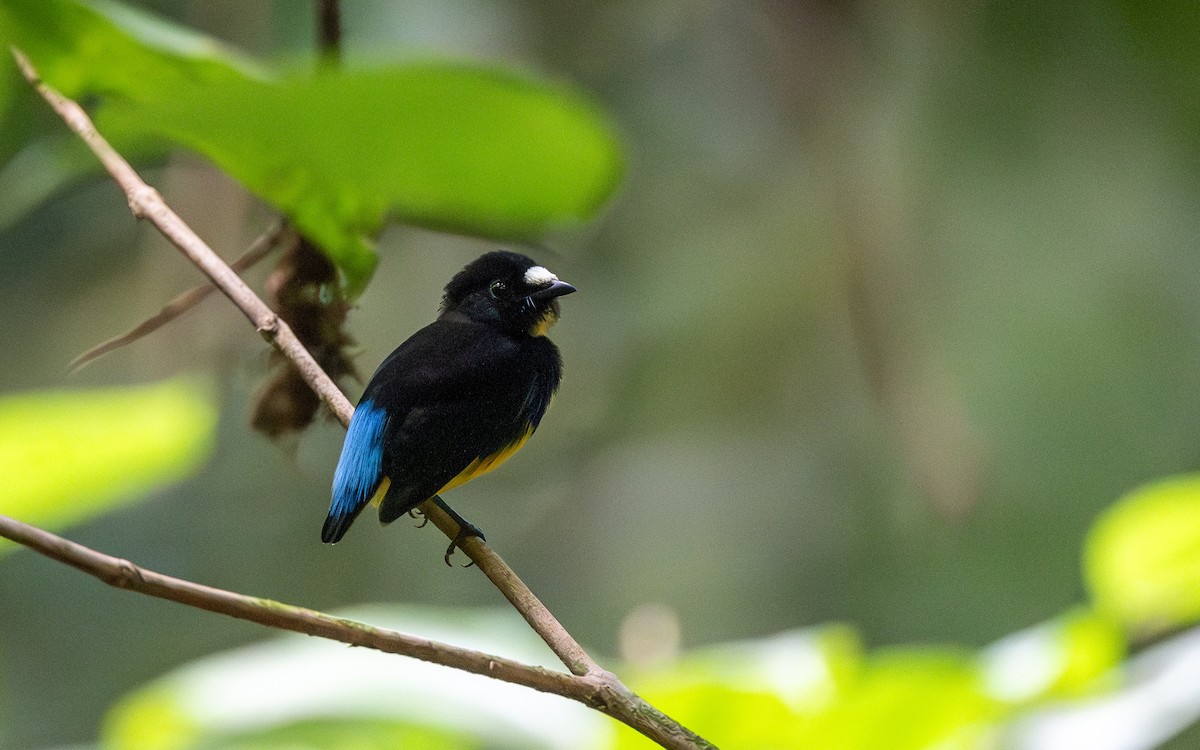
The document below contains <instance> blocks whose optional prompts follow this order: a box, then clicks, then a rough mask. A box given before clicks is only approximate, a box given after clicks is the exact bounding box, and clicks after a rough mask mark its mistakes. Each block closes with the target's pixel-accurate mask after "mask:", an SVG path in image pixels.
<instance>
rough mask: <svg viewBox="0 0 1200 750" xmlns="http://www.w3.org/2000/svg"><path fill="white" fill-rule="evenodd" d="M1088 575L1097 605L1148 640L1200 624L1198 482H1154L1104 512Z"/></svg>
mask: <svg viewBox="0 0 1200 750" xmlns="http://www.w3.org/2000/svg"><path fill="white" fill-rule="evenodd" d="M1084 572H1085V574H1086V577H1087V581H1088V586H1089V588H1090V589H1091V592H1092V597H1093V599H1094V600H1095V602H1096V606H1097V607H1098V608H1100V609H1101V610H1103V611H1105V612H1107V613H1109V614H1110V615H1111V616H1113V617H1115V618H1118V619H1119V620H1120V621H1122V622H1123V623H1125V624H1126V625H1127V626H1128V627H1129V628H1130V630H1131V631H1133V632H1134V633H1137V634H1139V635H1141V636H1143V637H1144V636H1150V635H1153V634H1155V633H1159V632H1162V631H1170V630H1175V629H1178V628H1181V627H1185V626H1187V625H1190V624H1192V623H1195V622H1197V621H1200V476H1196V475H1188V476H1182V477H1171V478H1169V479H1164V480H1162V481H1160V482H1155V483H1153V484H1150V485H1147V486H1145V487H1142V488H1139V489H1137V490H1135V491H1134V492H1131V493H1130V494H1129V495H1127V496H1126V497H1124V498H1122V499H1121V500H1120V501H1119V502H1118V503H1117V504H1116V505H1114V506H1113V507H1112V508H1110V509H1109V510H1108V511H1106V512H1105V513H1104V514H1103V515H1102V516H1101V517H1100V519H1099V520H1098V521H1097V523H1096V525H1095V526H1094V527H1093V528H1092V532H1091V534H1090V535H1089V536H1088V545H1087V552H1086V556H1085V558H1084Z"/></svg>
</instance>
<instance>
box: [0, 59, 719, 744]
mask: <svg viewBox="0 0 1200 750" xmlns="http://www.w3.org/2000/svg"><path fill="white" fill-rule="evenodd" d="M12 53H13V57H14V58H15V59H16V61H17V66H18V67H19V68H20V70H21V73H22V75H24V77H25V79H26V80H27V81H29V83H30V85H32V86H33V87H34V89H36V90H37V92H38V94H40V95H41V97H42V98H43V99H45V100H46V102H47V103H48V104H49V105H50V106H51V107H52V108H53V109H54V110H55V112H56V113H58V115H59V116H60V117H61V118H62V119H63V121H64V122H65V123H66V124H67V125H68V127H70V128H71V129H72V130H73V131H75V133H76V134H78V135H79V137H80V138H82V139H83V141H84V142H85V143H86V144H87V146H88V147H89V148H90V149H91V150H92V152H93V153H94V154H95V155H96V157H97V158H98V159H99V160H100V162H101V164H102V165H103V166H104V168H105V169H106V170H107V171H108V173H109V174H110V175H111V176H112V178H113V179H114V180H115V181H116V182H117V184H118V185H120V187H121V189H122V190H123V191H124V192H125V196H126V198H127V200H128V201H129V208H130V210H131V211H132V212H133V215H134V216H135V217H137V218H139V219H147V220H149V221H150V222H151V223H152V224H154V226H155V227H156V228H158V230H159V231H160V232H161V233H162V234H163V236H164V237H166V238H167V239H168V240H169V241H170V242H171V243H172V244H173V245H175V247H177V248H178V249H179V251H180V252H181V253H183V254H184V256H186V257H187V258H188V259H189V260H190V261H192V263H194V264H195V265H196V266H197V267H198V268H200V270H201V271H203V272H204V273H205V274H206V275H207V276H208V277H209V279H210V280H211V281H212V283H213V284H214V285H215V286H216V287H217V288H218V289H220V290H221V292H222V293H223V294H225V296H226V297H228V298H229V299H230V301H231V302H233V303H234V304H235V305H236V306H237V307H238V309H240V310H241V311H242V313H243V314H244V315H245V316H246V317H247V318H248V319H249V320H250V322H251V323H252V324H253V325H254V327H255V328H256V329H257V330H258V332H259V333H260V334H261V335H262V336H263V337H264V338H265V339H266V340H267V341H268V342H269V343H271V344H272V345H273V346H275V347H276V348H277V349H278V350H279V351H280V352H281V353H283V354H284V355H285V356H286V357H288V358H289V359H290V360H291V361H292V363H293V364H294V365H295V366H296V368H297V370H298V371H299V372H300V374H301V375H302V376H303V377H304V379H305V382H307V383H308V384H309V385H310V386H311V387H312V388H313V390H314V391H316V393H317V394H318V395H319V396H320V397H321V399H322V400H323V401H324V402H325V403H326V405H328V407H329V408H330V410H331V411H332V412H333V414H334V415H335V416H336V417H337V418H338V420H339V421H340V422H341V423H342V425H343V426H347V425H349V423H350V417H351V416H352V415H353V413H354V407H353V406H352V405H351V404H350V402H349V400H347V398H346V396H345V395H344V394H343V393H342V392H341V390H340V389H339V388H338V387H337V385H336V384H334V382H333V381H332V380H331V379H330V378H329V376H328V375H327V374H326V373H325V372H324V370H322V369H321V366H320V365H319V364H317V362H316V360H314V359H313V357H312V355H311V354H310V353H309V352H308V350H307V349H306V348H305V347H304V345H303V344H301V343H300V341H299V339H297V338H296V335H295V333H293V332H292V330H291V328H290V327H289V326H288V324H287V323H286V322H285V321H284V320H282V319H281V318H280V317H279V316H278V315H276V314H275V312H274V311H272V310H271V309H270V307H268V306H267V304H266V303H265V302H263V301H262V299H260V298H259V297H258V295H256V294H255V293H254V291H253V290H252V289H250V287H249V286H247V285H246V283H245V282H243V281H242V279H241V278H240V277H239V276H238V275H237V273H235V272H234V271H233V270H232V269H231V268H230V267H229V266H228V265H226V263H225V262H224V261H223V260H221V258H220V257H219V256H218V255H217V254H216V253H215V252H213V250H212V248H210V247H209V246H208V245H207V244H205V242H204V241H203V240H202V239H200V237H199V236H197V235H196V233H195V232H193V231H192V229H191V228H190V227H189V226H188V225H187V224H186V223H185V222H184V221H183V219H181V218H180V217H179V216H178V215H177V214H176V213H175V212H174V211H172V210H171V208H170V206H168V205H167V204H166V202H165V201H164V200H163V199H162V196H161V195H159V193H158V191H157V190H155V189H154V188H152V187H150V186H149V185H147V184H146V183H145V182H144V181H143V180H142V179H141V177H140V176H138V174H137V172H136V171H135V170H134V169H133V167H132V166H130V164H129V162H127V161H126V160H125V159H124V157H122V156H121V155H120V154H119V153H117V151H116V150H115V149H113V148H112V146H110V145H109V143H108V142H107V141H106V140H105V139H104V137H103V136H101V135H100V133H99V132H98V131H97V130H96V128H95V126H94V125H93V124H92V121H91V118H89V117H88V115H87V113H86V112H84V110H83V108H82V107H80V106H79V105H78V104H77V103H76V102H74V101H72V100H71V99H68V98H67V97H64V96H63V95H62V94H60V93H58V92H57V91H55V90H54V89H53V88H51V87H50V86H49V85H48V84H46V83H45V82H44V81H42V80H41V78H40V77H39V76H38V74H37V71H36V70H35V69H34V68H33V65H32V64H31V63H30V61H29V59H28V58H27V57H26V56H25V55H24V54H23V53H22V52H21V51H20V50H18V49H16V48H15V47H14V48H12ZM420 507H421V510H422V512H423V513H425V515H426V517H427V518H429V519H430V520H431V521H433V523H434V525H436V526H437V527H438V529H440V530H441V531H442V533H444V534H446V536H447V537H449V538H450V539H455V538H456V537H457V535H458V533H459V527H458V524H457V523H455V522H454V520H453V519H452V518H451V517H450V516H449V515H448V514H447V513H446V512H445V511H444V510H442V509H441V508H439V507H438V506H437V505H436V504H435V503H434V502H432V501H426V502H425V503H423V504H422V505H421V506H420ZM10 528H11V524H4V525H0V536H8V533H7V532H8V531H9V530H10ZM43 533H46V532H43ZM15 536H20V535H14V537H9V538H14V540H15V541H22V539H23V538H24V537H22V538H15ZM64 541H65V540H64ZM52 546H53V545H52ZM460 548H461V549H462V550H463V551H464V552H465V553H466V554H467V556H468V557H470V558H471V560H472V562H474V563H475V565H476V566H477V567H478V568H479V569H480V570H481V571H483V573H484V574H485V575H487V577H488V578H489V579H490V580H491V581H492V583H493V584H495V586H496V587H497V588H498V589H499V590H500V591H501V593H502V594H503V595H504V596H505V598H506V599H508V601H509V602H510V603H511V604H512V605H513V607H514V608H515V609H516V610H517V611H518V612H520V614H521V616H522V617H524V618H525V620H526V622H528V623H529V625H530V627H532V628H533V630H534V631H535V632H536V633H537V634H538V635H539V636H540V637H541V638H542V640H543V641H545V642H546V644H547V645H548V646H549V647H550V649H551V650H552V651H553V652H554V653H555V655H556V656H558V658H559V659H560V660H561V661H562V662H563V664H564V665H566V667H567V668H568V669H569V670H570V671H571V672H572V675H564V677H569V678H570V679H575V680H581V681H585V682H587V683H589V684H593V685H594V686H595V688H596V689H595V692H594V693H593V695H594V700H588V701H584V702H586V703H587V704H588V705H590V706H592V707H593V708H596V709H597V710H600V711H602V712H604V713H606V714H608V715H609V716H612V717H613V718H615V719H617V720H618V721H621V722H622V723H624V724H626V725H628V726H630V727H632V728H633V729H636V730H637V731H639V732H641V733H642V734H644V735H646V736H647V737H649V738H650V739H652V740H654V741H655V742H657V743H659V744H660V745H662V746H663V747H667V748H679V749H680V750H684V749H687V748H692V749H694V748H711V747H713V746H712V745H711V743H709V742H707V741H706V740H704V739H703V738H701V737H700V736H699V735H696V734H695V733H693V732H692V731H690V730H688V729H687V728H685V727H683V726H682V725H680V724H679V723H678V722H676V721H674V720H673V719H671V718H670V717H668V716H666V715H665V714H663V713H662V712H661V711H659V710H658V709H656V708H654V707H653V706H651V705H650V704H648V703H647V702H646V701H645V700H643V699H642V698H641V697H640V696H638V695H637V694H636V693H634V692H633V691H632V690H630V689H629V688H628V687H626V686H625V685H624V684H623V683H622V682H621V681H620V680H619V679H618V678H617V677H616V676H615V675H614V674H612V673H611V672H609V671H608V670H605V669H603V668H602V667H600V666H599V665H598V664H597V663H596V662H595V661H594V660H593V659H592V658H591V656H589V655H588V653H587V652H586V651H585V650H584V649H583V648H582V647H581V646H580V645H579V644H578V643H577V642H576V641H575V639H574V638H573V637H572V636H571V635H570V633H568V632H567V631H566V629H565V628H563V626H562V624H561V623H559V622H558V620H557V619H555V617H554V615H553V614H551V613H550V611H549V610H548V609H547V608H546V607H545V605H544V604H542V602H541V601H540V600H539V599H538V598H537V596H535V595H534V593H533V592H532V591H531V590H530V589H529V587H528V586H526V585H525V584H524V582H522V581H521V579H520V578H518V577H517V574H516V573H515V572H513V570H512V569H511V568H510V567H508V565H507V564H506V563H505V562H504V561H503V560H502V559H501V558H500V556H499V555H497V554H496V553H495V552H494V551H493V550H492V549H491V547H489V546H488V545H487V543H486V542H484V541H483V540H482V539H480V538H478V537H473V536H472V537H467V538H466V539H465V540H464V541H463V542H462V543H461V545H460ZM84 549H85V550H86V548H84ZM87 551H88V552H92V551H91V550H87ZM93 554H99V553H94V552H93ZM52 556H53V555H52ZM72 564H73V563H72ZM118 565H119V568H123V567H129V566H130V564H129V563H124V564H121V563H119V564H118ZM133 567H134V568H135V569H136V566H133ZM136 570H141V569H136ZM145 572H146V573H149V571H145ZM155 575H157V574H155ZM134 577H135V578H136V576H134ZM138 590H140V591H143V593H147V594H151V595H154V596H163V591H162V590H160V589H157V588H152V589H138ZM166 598H170V597H166ZM176 601H179V600H178V599H176ZM244 605H245V602H241V603H240V604H239V605H238V607H235V608H237V609H239V611H241V608H242V607H244ZM195 606H199V605H195ZM262 606H263V607H264V608H265V609H272V608H273V607H272V606H268V605H267V604H265V603H262ZM235 616H242V615H240V614H239V615H235ZM247 619H249V618H247ZM256 621H258V620H256ZM267 624H270V623H267ZM302 632H313V631H309V630H304V631H302ZM313 634H321V633H317V632H313ZM364 645H365V644H364ZM438 653H440V652H438ZM414 655H415V654H414ZM427 656H429V660H430V661H437V663H443V664H445V663H447V662H446V661H445V660H439V659H436V658H433V657H434V656H436V654H430V655H427ZM418 658H426V656H418ZM451 666H458V665H451Z"/></svg>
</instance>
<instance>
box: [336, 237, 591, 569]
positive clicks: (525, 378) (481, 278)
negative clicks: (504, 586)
mask: <svg viewBox="0 0 1200 750" xmlns="http://www.w3.org/2000/svg"><path fill="white" fill-rule="evenodd" d="M575 291H576V289H575V287H574V286H572V285H570V284H568V283H566V282H565V281H560V280H559V278H558V277H557V276H555V275H554V274H553V273H552V272H551V271H549V270H548V269H546V268H545V267H544V266H541V265H538V264H537V263H536V262H534V261H533V260H532V259H530V258H529V257H527V256H525V255H522V254H520V253H516V252H510V251H504V250H497V251H492V252H489V253H486V254H484V255H482V256H480V257H479V258H477V259H476V260H474V261H472V262H471V263H469V264H467V265H466V266H465V267H464V268H463V269H462V270H461V271H459V272H458V273H457V274H455V275H454V277H453V278H452V279H451V280H450V282H449V283H448V284H447V285H446V287H445V293H444V295H443V297H442V304H441V309H440V312H439V314H438V316H437V318H436V319H435V320H434V321H433V322H432V323H430V324H429V325H427V326H425V327H424V328H422V329H420V330H419V331H417V332H416V333H414V334H413V335H412V336H411V337H409V338H408V340H406V341H405V342H404V343H402V344H400V346H398V347H397V348H396V350H395V351H393V352H392V353H391V354H390V355H388V357H387V358H386V359H384V360H383V362H382V363H381V364H380V365H379V369H377V370H376V371H375V374H374V375H372V376H371V380H370V381H369V382H368V383H367V387H366V389H365V390H364V391H363V394H362V397H361V398H360V399H359V402H358V406H357V408H356V409H355V410H354V415H353V417H352V418H351V419H350V426H349V428H348V429H347V431H346V439H345V442H344V443H343V445H342V453H341V456H340V458H339V459H338V463H337V468H336V469H335V471H334V475H333V491H332V499H331V501H330V505H329V514H328V516H327V517H326V519H325V524H324V526H323V527H322V529H321V541H322V542H325V543H327V544H333V543H336V542H337V541H339V540H340V539H341V538H342V536H343V535H344V534H345V533H346V531H347V530H348V529H349V528H350V525H351V524H352V523H354V520H355V519H356V518H357V517H358V515H359V514H360V513H361V512H362V510H363V509H364V508H365V507H366V506H367V505H369V504H371V503H376V504H378V506H379V521H380V523H382V524H385V525H386V524H388V523H391V522H392V521H394V520H395V519H397V518H399V517H400V516H402V515H404V514H405V513H409V512H410V511H412V510H414V509H415V508H416V507H417V506H418V505H420V504H421V503H423V502H425V501H426V500H430V499H433V500H435V501H436V502H438V503H439V504H440V505H441V507H442V508H443V509H444V510H447V511H449V512H450V513H451V516H452V517H453V518H454V519H455V521H456V522H458V524H459V528H460V532H459V535H458V536H457V537H456V538H455V539H454V541H452V542H451V543H450V547H449V548H448V549H447V550H446V557H445V559H446V563H447V564H449V562H450V560H449V558H450V555H451V554H452V553H453V551H454V549H455V547H456V546H457V544H458V542H460V541H461V540H462V537H463V536H464V535H467V534H470V535H474V536H479V537H482V536H483V534H482V532H480V531H479V529H478V528H476V527H475V526H473V525H472V524H469V523H467V522H465V521H464V520H463V519H462V517H461V516H458V515H457V514H456V513H454V512H453V511H451V510H450V508H449V506H447V505H445V503H444V502H442V501H441V498H440V497H439V495H440V493H442V492H446V491H447V490H450V489H453V488H455V487H458V486H460V485H463V484H465V483H467V482H469V481H471V480H472V479H474V478H476V477H478V476H481V475H483V474H486V473H487V472H489V471H492V470H493V469H495V468H496V467H498V466H500V465H501V464H502V463H504V462H505V461H506V460H508V459H509V458H511V457H512V456H513V454H515V453H516V452H517V451H519V450H520V449H521V448H522V447H523V446H524V445H525V443H526V441H528V440H529V438H530V436H531V435H533V433H534V431H536V430H537V428H538V425H539V424H540V423H541V421H542V416H543V415H544V414H545V413H546V409H547V407H548V406H549V405H550V401H551V399H552V398H553V396H554V394H555V392H556V391H557V390H558V386H559V382H560V381H561V379H562V357H561V355H560V354H559V351H558V348H557V347H556V346H555V345H554V344H553V343H552V342H551V341H550V339H549V338H547V332H548V331H549V329H550V327H551V326H552V325H554V323H555V322H557V320H558V317H559V304H558V298H559V297H562V296H564V295H567V294H571V293H573V292H575Z"/></svg>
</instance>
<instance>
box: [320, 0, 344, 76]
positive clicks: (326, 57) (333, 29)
mask: <svg viewBox="0 0 1200 750" xmlns="http://www.w3.org/2000/svg"><path fill="white" fill-rule="evenodd" d="M316 8H317V49H318V50H319V51H320V53H321V60H322V62H324V63H327V64H330V65H337V64H338V63H340V62H341V61H342V9H341V3H340V2H339V1H338V0H317V3H316Z"/></svg>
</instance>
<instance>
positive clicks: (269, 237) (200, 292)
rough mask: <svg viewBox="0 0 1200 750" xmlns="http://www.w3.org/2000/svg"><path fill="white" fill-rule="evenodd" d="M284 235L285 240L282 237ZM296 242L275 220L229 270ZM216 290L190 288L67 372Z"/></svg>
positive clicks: (147, 331)
mask: <svg viewBox="0 0 1200 750" xmlns="http://www.w3.org/2000/svg"><path fill="white" fill-rule="evenodd" d="M285 235H287V236H286V237H285ZM298 238H299V235H297V234H296V233H295V230H293V229H290V228H289V227H288V224H287V222H286V221H285V220H283V219H276V220H275V221H274V222H273V223H272V224H271V226H269V227H267V230H266V231H265V232H263V233H262V234H260V235H259V236H258V237H257V238H256V239H255V240H254V242H252V243H250V247H248V248H246V252H244V253H242V255H241V257H239V258H238V259H237V260H235V261H233V262H232V263H230V264H229V267H230V268H232V269H233V270H234V271H236V272H238V273H241V272H242V271H245V270H246V269H247V268H251V267H252V266H254V264H255V263H258V262H259V261H260V260H262V259H263V258H265V257H267V255H269V254H270V253H271V251H272V250H274V249H275V248H276V247H278V246H279V245H280V244H281V242H282V244H285V245H287V244H291V243H293V242H296V241H297V239H298ZM216 290H217V288H216V287H214V286H213V285H212V284H200V285H198V286H194V287H192V288H191V289H189V290H187V291H186V292H183V293H182V294H180V295H179V296H177V297H175V298H174V299H172V300H171V301H170V302H168V303H167V304H166V305H163V308H162V309H161V310H159V311H158V312H157V313H156V314H154V315H152V316H151V317H149V318H147V319H146V320H143V321H142V322H141V323H139V324H138V325H136V326H134V327H133V328H131V329H129V330H128V331H126V332H125V333H122V334H121V335H119V336H113V337H112V338H110V339H108V340H107V341H102V342H100V343H99V344H96V345H95V346H93V347H92V348H90V349H88V350H87V351H85V352H84V353H83V354H80V355H79V356H78V357H76V358H75V359H73V360H71V364H69V365H67V371H68V372H76V371H77V370H79V369H81V368H82V367H83V366H84V365H86V364H88V363H89V362H92V361H93V360H96V359H99V358H100V357H103V356H104V355H105V354H108V353H109V352H111V351H115V350H117V349H120V348H121V347H123V346H128V345H129V344H132V343H133V342H135V341H137V340H138V339H140V338H142V337H144V336H148V335H150V334H151V333H154V332H155V331H157V330H158V329H159V328H162V327H163V326H165V325H166V324H167V323H170V322H171V321H172V320H175V319H176V318H178V317H179V316H180V315H183V314H184V313H185V312H187V311H188V310H191V309H192V308H193V307H195V306H196V305H198V304H200V303H201V302H203V301H204V300H205V299H207V298H208V296H209V295H210V294H212V293H213V292H215V291H216Z"/></svg>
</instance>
